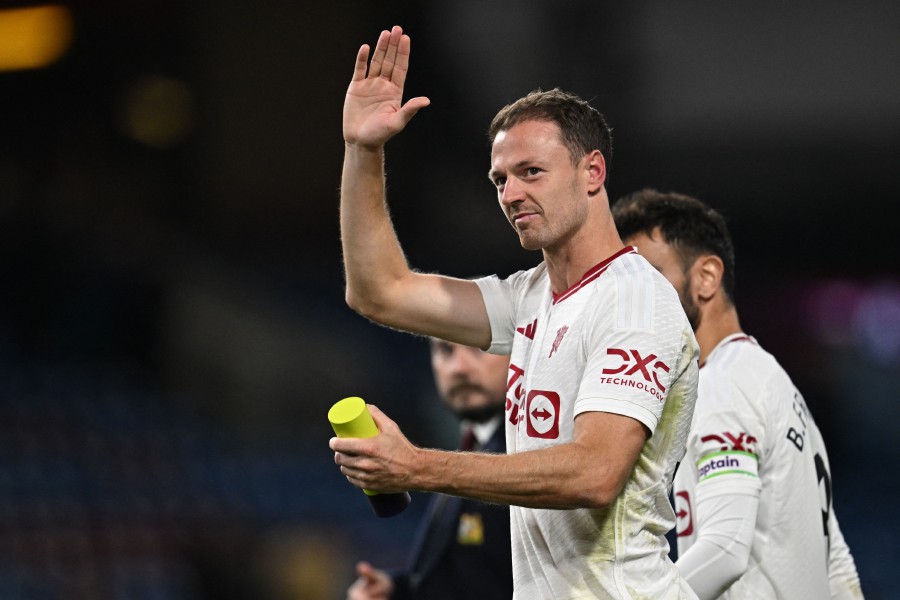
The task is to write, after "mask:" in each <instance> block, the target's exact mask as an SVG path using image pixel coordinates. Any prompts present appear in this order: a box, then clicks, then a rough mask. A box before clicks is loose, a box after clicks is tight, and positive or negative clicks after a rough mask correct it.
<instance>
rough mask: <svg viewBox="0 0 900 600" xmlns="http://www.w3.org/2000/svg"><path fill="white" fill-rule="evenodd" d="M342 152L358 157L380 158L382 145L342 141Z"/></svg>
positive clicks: (382, 152)
mask: <svg viewBox="0 0 900 600" xmlns="http://www.w3.org/2000/svg"><path fill="white" fill-rule="evenodd" d="M344 152H345V153H346V154H357V155H359V156H382V155H384V144H374V145H370V144H363V143H360V142H351V141H349V140H347V139H344Z"/></svg>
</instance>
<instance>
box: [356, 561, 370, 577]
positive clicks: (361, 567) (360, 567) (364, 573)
mask: <svg viewBox="0 0 900 600" xmlns="http://www.w3.org/2000/svg"><path fill="white" fill-rule="evenodd" d="M373 570H374V567H372V565H371V564H370V563H368V562H366V561H364V560H361V561H359V562H358V563H356V574H357V576H359V577H365V578H369V577H371V576H372V571H373Z"/></svg>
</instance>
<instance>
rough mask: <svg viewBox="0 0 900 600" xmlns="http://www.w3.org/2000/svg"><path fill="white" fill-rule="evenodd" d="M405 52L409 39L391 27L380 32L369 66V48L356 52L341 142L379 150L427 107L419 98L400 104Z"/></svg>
mask: <svg viewBox="0 0 900 600" xmlns="http://www.w3.org/2000/svg"><path fill="white" fill-rule="evenodd" d="M409 48H410V39H409V36H408V35H404V34H403V29H402V28H400V27H398V26H394V27H393V28H392V29H391V31H382V32H381V35H380V36H379V37H378V43H377V44H376V45H375V51H374V52H373V54H372V61H371V63H369V46H368V45H364V46H362V47H361V48H360V49H359V52H358V53H357V55H356V64H355V66H354V69H353V79H352V80H351V81H350V87H349V88H348V89H347V97H346V98H345V100H344V141H346V142H347V143H348V144H353V145H358V146H363V147H366V148H377V147H380V146H383V145H384V144H385V142H387V141H388V140H389V139H390V138H391V137H393V136H394V135H396V134H397V133H399V132H400V131H402V130H403V128H404V127H406V124H407V123H409V121H410V119H412V118H413V116H414V115H415V114H416V113H417V112H418V111H419V109H421V108H423V107H425V106H428V104H429V100H428V98H425V97H422V96H420V97H416V98H411V99H409V100H408V101H407V102H406V104H403V85H404V83H405V81H406V73H407V71H408V69H409ZM367 66H368V73H367V72H366V70H367V69H366V67H367Z"/></svg>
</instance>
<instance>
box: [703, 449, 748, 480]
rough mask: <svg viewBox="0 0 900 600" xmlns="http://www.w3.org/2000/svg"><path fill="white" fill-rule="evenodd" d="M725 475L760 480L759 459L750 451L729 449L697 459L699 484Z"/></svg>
mask: <svg viewBox="0 0 900 600" xmlns="http://www.w3.org/2000/svg"><path fill="white" fill-rule="evenodd" d="M723 475H731V476H733V477H737V478H743V477H747V478H749V479H753V480H758V479H759V459H758V458H757V457H756V455H755V454H751V453H750V452H743V451H740V450H728V451H725V452H715V453H713V454H707V455H706V456H704V457H703V458H701V459H700V460H698V461H697V483H698V484H699V483H703V482H706V481H712V480H715V479H718V478H719V477H722V476H723ZM729 479H732V477H729Z"/></svg>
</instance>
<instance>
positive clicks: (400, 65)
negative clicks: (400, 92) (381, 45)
mask: <svg viewBox="0 0 900 600" xmlns="http://www.w3.org/2000/svg"><path fill="white" fill-rule="evenodd" d="M411 43H412V42H411V40H410V39H409V36H408V35H404V36H402V37H401V38H400V43H399V44H398V45H397V57H396V59H394V71H393V74H392V76H391V81H393V82H394V83H395V84H396V85H397V87H399V88H401V89H402V88H403V85H404V84H405V83H406V74H407V72H409V49H410V44H411Z"/></svg>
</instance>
